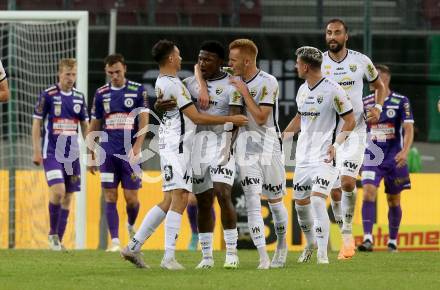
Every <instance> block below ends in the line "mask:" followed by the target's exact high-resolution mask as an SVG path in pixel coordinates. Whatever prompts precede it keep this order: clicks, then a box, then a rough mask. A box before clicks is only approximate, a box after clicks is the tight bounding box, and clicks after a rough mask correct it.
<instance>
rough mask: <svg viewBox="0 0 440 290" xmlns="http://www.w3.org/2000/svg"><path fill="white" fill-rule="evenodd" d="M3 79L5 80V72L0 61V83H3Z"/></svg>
mask: <svg viewBox="0 0 440 290" xmlns="http://www.w3.org/2000/svg"><path fill="white" fill-rule="evenodd" d="M4 79H6V72H5V69H4V68H3V64H2V61H1V60H0V82H1V81H3V80H4Z"/></svg>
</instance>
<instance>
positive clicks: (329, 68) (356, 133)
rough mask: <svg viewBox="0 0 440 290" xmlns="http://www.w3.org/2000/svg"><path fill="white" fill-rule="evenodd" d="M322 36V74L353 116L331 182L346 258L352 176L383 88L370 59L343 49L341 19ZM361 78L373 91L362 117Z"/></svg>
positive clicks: (375, 119) (376, 115) (349, 246)
mask: <svg viewBox="0 0 440 290" xmlns="http://www.w3.org/2000/svg"><path fill="white" fill-rule="evenodd" d="M325 39H326V43H327V47H328V51H326V52H324V57H323V61H322V66H321V70H322V74H323V75H324V76H325V77H327V78H330V79H332V80H334V81H336V82H337V83H339V85H341V87H342V88H344V90H345V91H346V92H347V96H348V98H349V100H350V101H351V103H352V106H353V113H354V115H355V119H356V127H355V128H354V130H353V134H351V135H350V138H349V139H348V140H347V142H346V143H345V145H344V146H342V147H341V148H339V151H338V154H337V155H336V156H337V158H336V163H337V167H338V169H339V171H340V179H338V180H337V182H336V183H335V186H334V187H333V190H332V193H331V196H332V209H333V213H334V216H335V220H336V222H337V223H338V225H339V226H340V227H341V226H342V229H341V232H342V238H343V243H342V247H341V251H340V252H339V255H338V259H349V258H351V257H353V255H354V249H355V246H354V239H353V236H352V220H353V215H354V209H355V202H356V177H357V176H358V174H359V169H360V167H361V165H362V162H363V159H364V152H365V142H366V132H367V127H366V124H365V121H367V122H371V123H377V122H378V121H379V117H380V113H381V112H382V105H383V102H384V100H385V97H386V90H385V87H384V85H383V83H382V81H381V80H380V78H379V75H378V73H377V71H376V68H375V67H374V65H373V63H372V62H371V60H370V59H369V58H368V57H367V56H366V55H363V54H362V53H360V52H357V51H354V50H350V49H347V47H346V44H347V41H348V28H347V26H346V25H345V23H344V22H343V21H342V20H340V19H332V20H330V21H329V22H328V23H327V26H326V37H325ZM364 78H365V79H366V80H367V81H368V82H369V83H370V85H371V86H372V87H373V88H374V90H375V92H376V96H375V99H376V104H375V106H374V107H372V108H371V109H369V110H368V111H367V114H366V116H365V114H364V105H363V102H362V93H363V79H364ZM365 118H366V120H365ZM342 124H343V122H342V121H341V122H340V124H338V130H340V128H341V126H342ZM341 188H342V192H341ZM341 193H342V202H341ZM341 203H342V209H341Z"/></svg>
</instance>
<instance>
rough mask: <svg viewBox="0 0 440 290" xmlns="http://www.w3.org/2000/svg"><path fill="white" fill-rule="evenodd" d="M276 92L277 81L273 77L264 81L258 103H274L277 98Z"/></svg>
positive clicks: (277, 91)
mask: <svg viewBox="0 0 440 290" xmlns="http://www.w3.org/2000/svg"><path fill="white" fill-rule="evenodd" d="M278 93H279V90H278V81H277V80H276V79H275V78H273V79H270V80H268V81H266V82H265V84H264V85H263V87H262V92H261V98H260V102H259V103H258V105H269V106H273V105H275V102H276V100H277V99H278Z"/></svg>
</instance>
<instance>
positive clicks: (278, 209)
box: [269, 201, 288, 249]
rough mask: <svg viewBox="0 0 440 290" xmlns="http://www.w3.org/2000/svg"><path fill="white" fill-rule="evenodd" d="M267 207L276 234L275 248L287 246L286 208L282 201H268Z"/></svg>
mask: <svg viewBox="0 0 440 290" xmlns="http://www.w3.org/2000/svg"><path fill="white" fill-rule="evenodd" d="M269 207H270V211H271V212H272V217H273V222H274V225H275V233H276V235H277V249H285V248H286V247H287V242H286V230H287V219H288V215H287V209H286V207H285V206H284V203H283V202H282V201H280V202H277V203H269Z"/></svg>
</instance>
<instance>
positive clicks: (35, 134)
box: [32, 118, 43, 166]
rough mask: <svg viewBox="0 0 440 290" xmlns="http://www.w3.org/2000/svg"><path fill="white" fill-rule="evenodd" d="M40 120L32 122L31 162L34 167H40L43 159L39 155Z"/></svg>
mask: <svg viewBox="0 0 440 290" xmlns="http://www.w3.org/2000/svg"><path fill="white" fill-rule="evenodd" d="M41 123H42V121H41V119H36V118H34V120H33V121H32V148H33V155H32V162H33V163H34V164H35V165H38V166H39V165H40V164H41V163H42V161H43V157H42V155H41V143H40V142H41Z"/></svg>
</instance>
